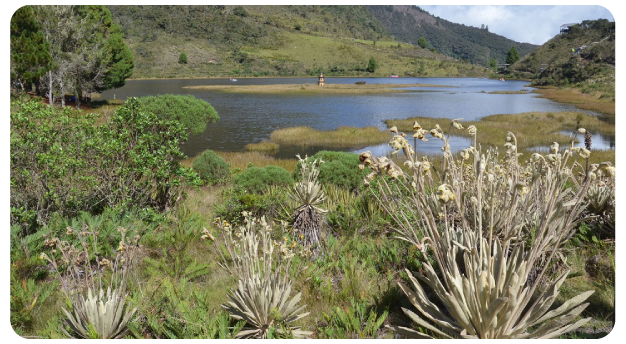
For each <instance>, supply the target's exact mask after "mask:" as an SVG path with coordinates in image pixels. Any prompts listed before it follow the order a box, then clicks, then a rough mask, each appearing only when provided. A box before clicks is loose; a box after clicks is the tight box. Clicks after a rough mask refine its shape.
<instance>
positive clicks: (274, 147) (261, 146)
mask: <svg viewBox="0 0 626 344" xmlns="http://www.w3.org/2000/svg"><path fill="white" fill-rule="evenodd" d="M279 148H280V146H279V145H278V144H276V143H274V142H270V141H262V142H258V143H248V144H247V145H246V150H247V151H253V152H265V153H267V154H275V153H277V152H278V149H279Z"/></svg>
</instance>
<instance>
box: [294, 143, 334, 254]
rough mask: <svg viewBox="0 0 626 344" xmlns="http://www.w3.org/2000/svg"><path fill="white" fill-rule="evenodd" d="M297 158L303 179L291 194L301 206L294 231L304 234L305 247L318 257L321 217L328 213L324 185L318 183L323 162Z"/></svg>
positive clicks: (297, 209)
mask: <svg viewBox="0 0 626 344" xmlns="http://www.w3.org/2000/svg"><path fill="white" fill-rule="evenodd" d="M297 157H298V159H299V160H300V174H301V178H302V179H301V180H300V181H298V182H296V183H295V185H294V186H293V188H292V190H291V192H290V193H289V196H290V197H291V199H292V200H294V201H295V202H296V203H297V204H299V206H298V208H296V210H295V211H294V213H293V229H294V231H295V232H300V233H302V239H303V244H304V246H305V247H311V248H312V250H313V256H317V254H318V253H319V242H320V229H321V226H322V221H323V219H322V217H321V216H320V215H321V214H325V213H326V210H325V209H323V208H322V204H323V203H324V201H325V200H326V195H325V194H324V190H323V189H322V185H321V184H320V183H319V182H318V181H317V177H318V175H319V173H320V170H319V166H320V164H321V163H322V162H323V161H322V160H313V161H307V159H306V158H305V159H301V158H300V156H299V155H298V156H297Z"/></svg>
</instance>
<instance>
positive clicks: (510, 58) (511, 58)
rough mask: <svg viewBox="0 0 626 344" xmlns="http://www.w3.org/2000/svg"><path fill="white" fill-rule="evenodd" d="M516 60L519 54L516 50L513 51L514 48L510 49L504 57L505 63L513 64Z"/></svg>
mask: <svg viewBox="0 0 626 344" xmlns="http://www.w3.org/2000/svg"><path fill="white" fill-rule="evenodd" d="M518 60H519V53H518V52H517V49H515V47H512V48H511V50H509V53H508V54H507V55H506V63H508V64H514V63H515V62H517V61H518Z"/></svg>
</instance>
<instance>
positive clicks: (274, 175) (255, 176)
mask: <svg viewBox="0 0 626 344" xmlns="http://www.w3.org/2000/svg"><path fill="white" fill-rule="evenodd" d="M292 184H293V178H292V177H291V174H289V172H288V171H287V170H285V169H284V168H281V167H278V166H273V165H269V166H266V167H255V166H252V167H250V168H248V169H246V170H245V171H243V172H241V173H240V174H237V175H236V176H235V177H234V178H233V185H234V186H235V190H237V191H238V192H239V193H249V194H260V193H262V192H263V190H265V188H266V187H267V186H269V185H281V186H291V185H292Z"/></svg>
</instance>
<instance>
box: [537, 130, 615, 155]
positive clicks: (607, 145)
mask: <svg viewBox="0 0 626 344" xmlns="http://www.w3.org/2000/svg"><path fill="white" fill-rule="evenodd" d="M560 134H562V135H565V136H568V137H573V133H571V132H569V131H562V132H560ZM576 141H578V142H575V143H574V147H585V137H584V135H582V134H578V135H577V136H576ZM591 149H598V150H609V149H615V135H602V134H591ZM531 150H533V151H537V152H549V151H550V147H545V146H540V147H533V148H531Z"/></svg>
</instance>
